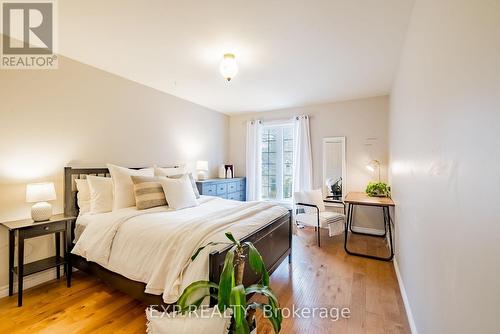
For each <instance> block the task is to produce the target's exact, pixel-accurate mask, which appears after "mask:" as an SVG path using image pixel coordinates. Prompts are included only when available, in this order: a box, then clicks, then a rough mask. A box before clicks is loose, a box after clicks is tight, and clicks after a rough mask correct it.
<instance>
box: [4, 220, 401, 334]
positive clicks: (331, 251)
mask: <svg viewBox="0 0 500 334" xmlns="http://www.w3.org/2000/svg"><path fill="white" fill-rule="evenodd" d="M351 241H353V249H356V250H359V251H369V252H376V253H378V255H383V254H385V253H384V251H385V250H384V249H383V246H384V245H383V242H380V239H378V240H377V239H374V238H366V237H363V236H355V237H354V238H353V239H352V240H351ZM293 253H294V255H293V264H292V265H291V266H290V265H289V264H288V263H286V261H285V263H283V264H282V265H281V266H280V267H279V268H278V269H277V270H276V271H275V272H274V274H273V275H272V276H271V286H272V288H273V290H274V292H275V294H276V295H277V296H278V298H279V300H280V303H281V306H282V307H286V308H288V309H290V310H292V307H293V306H295V308H319V307H325V308H327V309H330V308H336V309H339V310H341V309H342V308H349V310H350V317H349V318H347V319H344V318H339V319H336V320H335V319H334V318H333V317H329V318H321V317H319V316H318V314H319V313H317V314H316V317H314V318H311V317H309V318H308V317H300V318H292V317H290V318H286V319H284V321H283V325H282V333H287V334H288V333H366V334H368V333H369V334H372V333H410V330H409V326H408V320H407V318H406V313H405V310H404V306H403V301H402V298H401V295H400V293H399V287H398V283H397V279H396V275H395V272H394V268H393V266H392V264H391V263H385V262H380V261H375V260H370V259H364V258H359V257H354V256H350V255H347V254H346V253H345V252H344V250H343V237H342V236H337V237H333V238H329V237H328V235H327V232H326V231H322V242H321V248H318V247H317V246H316V234H315V233H314V230H313V229H308V228H306V229H301V230H299V231H298V235H297V236H294V239H293ZM255 298H257V297H255ZM261 301H264V299H263V300H261ZM146 307H147V305H145V304H142V303H141V302H139V301H137V300H134V299H132V298H130V297H129V296H127V295H126V294H123V293H121V292H119V291H117V290H114V289H113V288H111V287H109V286H107V285H105V284H103V283H101V282H100V281H98V280H97V279H95V278H93V277H91V276H88V275H86V274H84V273H75V275H74V281H73V286H72V287H71V288H66V286H65V282H64V280H63V279H61V280H59V281H58V280H55V281H52V282H50V283H47V284H44V285H41V286H38V287H35V288H32V289H29V290H26V291H25V293H24V306H23V307H22V308H18V307H17V298H16V297H15V296H13V297H7V298H3V299H0V333H50V334H54V333H56V334H57V333H61V334H67V333H78V334H86V333H96V332H98V333H144V332H145V331H146V317H145V309H146ZM257 315H258V317H257V322H258V333H259V334H266V333H273V329H272V326H271V325H270V323H269V322H268V321H267V320H266V319H264V318H263V316H262V313H261V312H258V313H257ZM334 320H335V321H334Z"/></svg>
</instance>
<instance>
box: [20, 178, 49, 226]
mask: <svg viewBox="0 0 500 334" xmlns="http://www.w3.org/2000/svg"><path fill="white" fill-rule="evenodd" d="M55 199H56V190H55V188H54V183H52V182H44V183H30V184H28V185H27V186H26V202H28V203H35V204H34V205H33V206H32V207H31V218H32V219H33V220H34V221H36V222H40V221H45V220H49V219H50V217H51V216H52V205H51V204H50V203H48V202H47V201H54V200H55Z"/></svg>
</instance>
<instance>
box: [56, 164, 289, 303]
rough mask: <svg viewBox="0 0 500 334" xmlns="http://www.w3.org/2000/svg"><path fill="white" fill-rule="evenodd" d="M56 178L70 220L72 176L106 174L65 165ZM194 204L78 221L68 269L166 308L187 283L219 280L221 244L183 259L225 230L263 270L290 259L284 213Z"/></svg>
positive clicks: (260, 206)
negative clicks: (249, 246) (60, 179)
mask: <svg viewBox="0 0 500 334" xmlns="http://www.w3.org/2000/svg"><path fill="white" fill-rule="evenodd" d="M64 174H65V175H64V182H65V185H64V189H65V194H64V213H65V214H66V215H71V216H77V215H78V213H79V212H78V205H77V199H76V194H77V192H76V187H75V179H79V178H85V177H86V176H88V175H96V176H109V172H108V169H107V168H72V167H66V168H65V172H64ZM199 202H200V205H199V206H197V207H194V208H188V209H183V210H178V211H174V210H171V209H168V208H167V207H158V208H152V209H148V210H140V211H139V210H137V209H135V208H133V207H132V208H124V209H120V210H116V211H113V212H110V213H104V214H97V215H80V216H78V219H77V221H76V222H75V223H74V224H73V229H72V239H73V240H74V244H73V250H72V254H71V265H72V267H74V268H77V269H79V270H82V271H84V272H87V273H89V274H91V275H94V276H97V277H98V278H99V279H101V280H102V281H104V282H106V283H108V284H109V285H111V286H113V287H115V288H117V289H119V290H121V291H123V292H125V293H127V294H129V295H131V296H132V297H134V298H136V299H139V300H141V301H143V302H145V303H148V304H154V305H171V304H173V303H174V302H175V300H176V298H177V297H178V295H179V294H180V293H181V292H182V290H183V288H184V287H185V286H187V285H188V284H189V283H190V282H192V281H195V280H198V279H209V280H211V281H215V282H217V281H218V280H219V277H220V273H221V271H222V267H223V264H224V258H225V255H226V253H227V251H228V249H229V247H227V246H226V247H225V246H224V245H218V246H214V247H212V248H209V249H207V250H206V254H204V255H203V254H201V253H200V256H199V257H198V258H197V259H196V260H195V261H193V262H192V263H191V262H189V263H187V262H186V259H187V258H188V257H190V255H191V254H192V252H193V250H196V249H197V248H198V246H199V245H200V244H205V243H207V242H209V241H223V238H224V232H226V231H228V230H230V231H231V232H233V233H234V234H235V236H236V237H237V238H238V239H240V240H242V241H251V242H253V243H254V244H255V246H256V247H257V249H259V251H260V252H261V254H262V257H263V259H264V262H265V264H266V266H267V268H268V270H269V272H270V273H272V272H273V271H274V270H275V269H276V268H277V267H278V266H279V265H280V264H281V263H282V262H283V261H284V260H285V259H286V258H287V257H288V259H289V262H291V257H292V252H291V247H292V222H291V212H290V211H289V210H286V209H284V208H282V207H279V206H276V205H273V204H270V203H265V202H238V201H231V200H225V199H220V198H215V197H211V196H201V198H200V199H199ZM188 240H189V242H188ZM186 245H188V246H186ZM248 268H249V266H246V272H245V284H252V283H256V281H257V277H256V275H255V274H254V273H252V272H251V271H250V270H249V269H248ZM211 302H212V303H213V301H211Z"/></svg>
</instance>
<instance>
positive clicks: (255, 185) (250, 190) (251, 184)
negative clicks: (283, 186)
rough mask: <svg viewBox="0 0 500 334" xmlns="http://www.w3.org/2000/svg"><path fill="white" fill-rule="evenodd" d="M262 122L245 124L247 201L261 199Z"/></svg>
mask: <svg viewBox="0 0 500 334" xmlns="http://www.w3.org/2000/svg"><path fill="white" fill-rule="evenodd" d="M261 140H262V122H261V121H260V120H256V121H248V122H247V146H246V149H247V153H246V154H247V159H246V177H247V201H259V200H260V199H261V197H262V146H261Z"/></svg>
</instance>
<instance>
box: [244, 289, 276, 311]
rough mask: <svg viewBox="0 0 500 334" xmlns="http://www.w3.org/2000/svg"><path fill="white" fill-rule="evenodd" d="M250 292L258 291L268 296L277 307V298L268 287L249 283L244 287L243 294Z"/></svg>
mask: <svg viewBox="0 0 500 334" xmlns="http://www.w3.org/2000/svg"><path fill="white" fill-rule="evenodd" d="M252 293H260V294H261V295H264V296H266V297H268V298H269V299H270V300H272V302H273V303H274V305H275V306H276V307H279V303H278V298H276V296H275V295H274V293H273V292H272V291H271V289H269V287H267V286H264V285H261V284H253V285H250V286H249V287H248V288H246V289H245V294H247V295H249V294H252Z"/></svg>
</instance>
